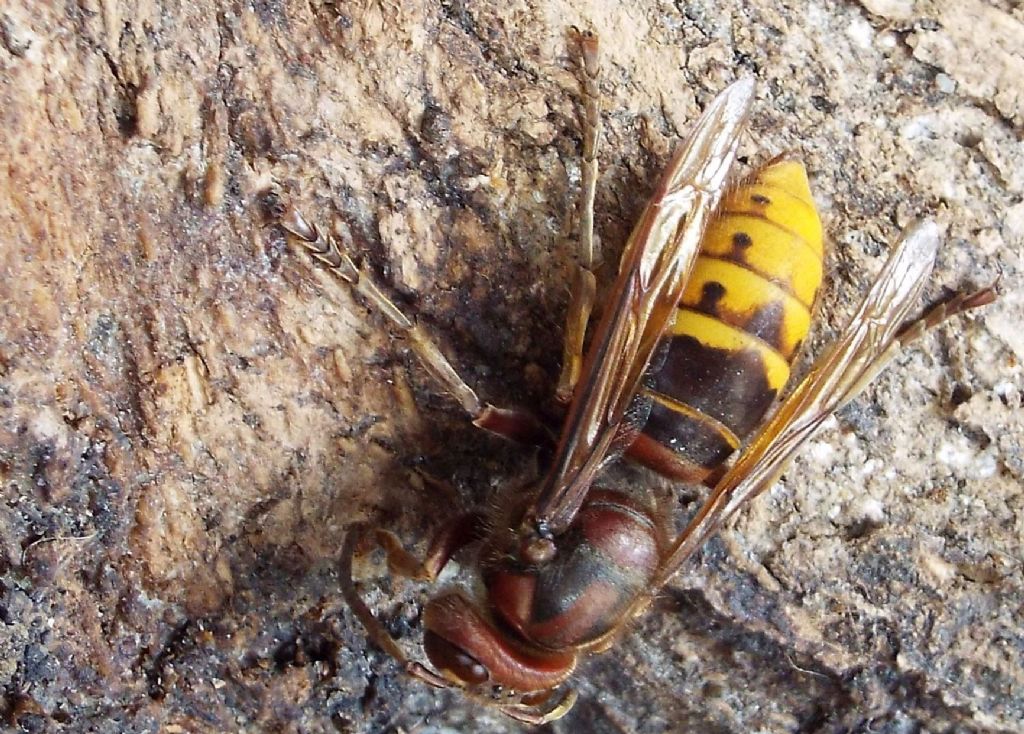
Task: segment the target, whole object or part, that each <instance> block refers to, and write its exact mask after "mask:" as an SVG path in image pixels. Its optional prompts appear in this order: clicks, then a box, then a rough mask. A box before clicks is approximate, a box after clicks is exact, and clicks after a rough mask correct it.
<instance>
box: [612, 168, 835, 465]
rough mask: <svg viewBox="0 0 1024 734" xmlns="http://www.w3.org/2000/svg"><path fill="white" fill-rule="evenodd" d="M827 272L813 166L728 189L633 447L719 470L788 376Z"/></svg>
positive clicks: (645, 454)
mask: <svg viewBox="0 0 1024 734" xmlns="http://www.w3.org/2000/svg"><path fill="white" fill-rule="evenodd" d="M821 277H822V231H821V221H820V219H819V218H818V213H817V211H816V209H815V208H814V202H813V200H812V198H811V192H810V187H809V185H808V182H807V173H806V172H805V170H804V167H803V165H802V164H801V163H799V162H797V161H794V160H792V159H787V158H784V159H780V160H776V161H773V162H771V163H769V164H767V165H766V166H765V167H764V168H762V169H761V170H760V171H759V172H758V173H757V174H756V175H755V176H754V177H752V178H751V179H748V180H747V181H746V182H744V183H743V184H742V185H740V186H739V187H737V188H736V189H734V190H732V191H731V192H730V193H729V194H727V195H726V196H725V197H724V198H723V200H722V203H721V205H720V207H719V214H718V216H717V217H716V219H715V221H713V222H712V223H711V225H710V226H709V227H708V231H707V234H706V235H705V237H704V242H703V243H702V245H701V253H700V256H699V257H698V259H697V264H696V266H695V267H694V271H693V273H692V275H691V277H690V281H689V283H688V284H687V287H686V292H685V293H684V295H683V298H682V300H681V301H680V303H679V307H678V311H677V312H676V320H675V324H674V326H673V328H672V330H671V332H670V333H669V336H668V337H666V341H667V343H666V345H665V346H664V347H663V349H664V350H665V352H664V354H665V360H664V364H663V366H661V368H660V370H658V371H657V372H656V373H655V374H654V377H653V381H652V382H651V383H650V385H649V387H648V388H647V390H646V394H647V396H648V397H650V398H651V399H652V402H653V406H652V409H651V415H650V418H649V419H648V421H647V424H646V426H645V428H644V431H643V434H642V435H641V436H640V438H639V439H638V440H637V442H636V443H635V444H634V446H633V447H632V448H631V449H630V451H629V456H630V457H631V458H633V459H635V460H637V461H639V462H641V463H643V464H645V465H647V466H649V467H651V468H653V469H655V470H657V471H659V472H661V473H662V474H665V475H668V476H671V477H675V478H680V479H685V480H688V481H703V480H705V479H707V478H708V477H709V476H712V475H713V474H714V473H715V470H716V469H717V468H719V467H720V466H721V465H722V462H723V461H725V459H726V458H727V457H728V456H729V455H730V454H731V453H732V452H733V451H734V450H735V449H736V448H737V447H738V446H739V444H740V443H741V442H742V441H743V440H744V439H745V438H746V437H747V436H748V435H749V434H750V433H751V432H752V431H753V429H754V428H756V427H757V425H758V424H759V423H760V422H761V420H762V418H763V417H764V415H765V413H766V412H767V410H768V408H769V407H771V405H772V403H773V402H774V400H775V398H776V397H777V396H778V394H779V392H780V391H781V390H782V388H783V386H784V385H785V383H786V380H787V379H788V378H789V372H790V364H791V363H792V361H793V359H794V358H795V356H796V354H797V351H798V350H799V347H800V344H801V343H802V342H803V340H804V338H805V337H806V336H807V330H808V329H809V328H810V322H811V308H812V306H813V304H814V298H815V294H816V293H817V291H818V286H819V285H820V284H821Z"/></svg>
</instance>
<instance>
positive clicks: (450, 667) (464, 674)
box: [423, 630, 491, 686]
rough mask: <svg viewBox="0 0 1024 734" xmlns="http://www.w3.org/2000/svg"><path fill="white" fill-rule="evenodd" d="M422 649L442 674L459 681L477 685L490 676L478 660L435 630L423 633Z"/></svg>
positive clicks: (484, 681)
mask: <svg viewBox="0 0 1024 734" xmlns="http://www.w3.org/2000/svg"><path fill="white" fill-rule="evenodd" d="M423 649H424V651H425V652H426V653H427V658H428V659H429V660H430V662H432V663H433V664H434V665H435V666H436V667H437V669H438V670H440V671H441V673H442V674H444V675H445V676H446V677H447V676H450V677H453V678H455V680H457V681H459V682H460V683H464V684H466V685H470V686H478V685H480V684H482V683H486V682H487V681H488V679H489V678H490V677H491V676H490V673H489V672H488V671H487V668H486V667H484V665H483V664H482V663H481V662H480V661H479V660H477V659H476V658H474V657H473V656H472V655H470V654H468V653H467V652H466V651H465V650H463V649H462V648H461V647H458V646H456V645H453V644H452V643H450V642H448V640H446V639H444V638H443V637H441V636H440V635H439V634H437V633H435V632H431V631H430V630H427V631H425V632H424V633H423Z"/></svg>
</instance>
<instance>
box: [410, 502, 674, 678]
mask: <svg viewBox="0 0 1024 734" xmlns="http://www.w3.org/2000/svg"><path fill="white" fill-rule="evenodd" d="M553 543H554V545H553V548H554V553H553V554H552V555H551V557H550V558H549V559H548V560H546V562H541V563H538V562H536V560H535V559H533V558H531V559H529V560H527V559H524V558H523V555H524V553H523V552H522V549H523V548H524V547H529V544H525V545H524V544H523V543H522V542H520V541H519V540H518V536H517V535H516V534H514V533H509V532H508V530H507V526H506V528H505V529H501V528H499V529H497V530H496V531H495V532H493V533H492V534H491V536H490V537H488V539H487V540H485V541H484V544H483V546H482V548H481V551H480V553H481V558H482V563H481V566H482V576H483V582H484V586H485V587H486V589H487V603H488V609H487V610H486V612H485V611H484V610H480V609H477V608H476V607H474V606H473V605H472V603H471V602H470V601H468V600H467V599H466V598H465V597H464V596H462V595H461V594H458V593H456V592H449V593H447V594H445V595H443V596H441V597H438V598H436V599H435V600H433V601H431V602H430V603H429V604H428V605H427V609H426V610H425V614H424V624H425V627H426V629H427V641H426V652H427V656H428V657H429V658H430V660H431V662H432V663H433V664H434V665H436V666H437V667H438V668H439V669H440V670H441V671H442V673H444V674H445V675H447V676H450V677H454V678H455V679H456V680H457V681H459V682H460V683H463V684H469V685H483V684H488V685H491V686H501V687H503V688H510V689H513V690H516V691H537V690H544V689H549V688H553V687H554V686H556V685H558V684H559V683H561V682H562V681H564V680H565V678H567V677H568V676H569V675H570V674H571V672H572V670H573V668H574V667H575V663H576V658H577V656H578V654H579V653H580V652H583V651H585V650H586V649H588V648H591V647H595V646H597V645H600V644H601V643H602V642H603V640H604V639H605V638H606V637H607V636H608V635H610V634H612V633H613V632H614V631H615V630H616V629H617V628H618V627H619V626H620V623H621V621H622V618H623V616H624V615H625V614H626V613H627V612H628V611H629V609H630V608H631V607H633V605H634V603H635V602H636V600H637V598H638V597H639V596H640V595H642V594H643V593H644V591H645V589H646V588H647V587H648V586H649V584H650V582H651V580H652V579H653V578H654V574H655V572H656V570H657V568H658V565H659V562H660V559H661V553H662V551H663V550H664V548H663V542H662V534H661V532H660V531H659V528H658V526H657V524H656V523H655V522H654V520H653V519H652V517H651V515H650V513H649V512H648V511H647V510H646V509H645V508H643V507H640V506H639V505H638V504H637V503H636V502H634V501H633V500H631V499H630V498H629V497H627V496H626V495H624V494H621V493H618V492H612V491H609V490H599V489H595V490H591V492H590V493H589V494H588V496H587V499H586V501H585V503H584V504H583V507H582V508H581V509H580V511H579V513H578V514H577V516H576V517H575V519H574V520H573V523H572V525H570V526H569V528H568V529H567V530H566V531H565V532H564V533H562V534H561V535H559V536H557V537H555V538H554V539H553Z"/></svg>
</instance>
